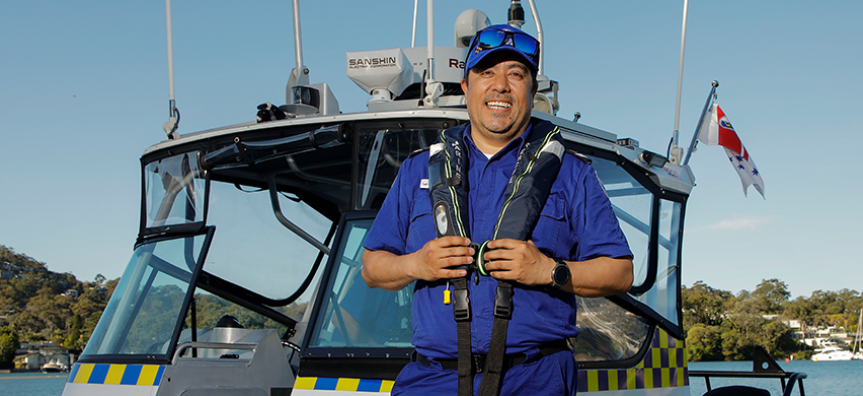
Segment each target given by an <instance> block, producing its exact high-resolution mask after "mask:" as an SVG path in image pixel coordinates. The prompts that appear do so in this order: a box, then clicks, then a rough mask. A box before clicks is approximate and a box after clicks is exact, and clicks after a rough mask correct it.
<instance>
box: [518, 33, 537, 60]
mask: <svg viewBox="0 0 863 396" xmlns="http://www.w3.org/2000/svg"><path fill="white" fill-rule="evenodd" d="M512 43H513V44H514V46H515V48H518V49H519V50H520V51H521V52H524V53H525V54H528V55H536V48H537V47H536V45H537V43H536V40H534V39H533V37H530V36H528V35H526V34H521V33H514V34H513V35H512Z"/></svg>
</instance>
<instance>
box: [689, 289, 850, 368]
mask: <svg viewBox="0 0 863 396" xmlns="http://www.w3.org/2000/svg"><path fill="white" fill-rule="evenodd" d="M789 298H790V293H789V292H788V286H787V285H786V284H785V282H782V281H781V280H779V279H765V280H763V281H762V282H761V283H760V284H759V285H758V286H757V287H756V288H755V291H754V292H752V293H750V292H748V291H746V290H743V291H741V292H740V293H739V294H738V295H737V296H734V295H732V294H731V293H729V292H727V291H723V290H717V289H714V288H712V287H710V286H708V285H706V284H704V283H703V282H696V283H695V284H693V285H692V287H691V288H687V287H685V286H684V287H683V288H682V289H681V303H682V306H683V323H684V328H685V329H689V331H688V332H687V336H686V344H687V345H686V347H687V350H688V352H689V356H690V359H691V360H692V361H702V360H746V359H751V358H752V356H751V352H750V348H749V347H750V346H762V347H764V348H765V349H766V350H767V351H768V352H769V353H770V354H771V355H773V356H774V357H775V358H783V357H786V356H790V355H792V354H795V355H796V356H797V358H800V357H802V356H806V355H807V354H808V352H807V351H803V349H804V346H803V345H802V344H801V343H800V342H798V341H797V340H795V339H794V338H793V337H792V335H791V331H790V329H789V328H788V326H787V325H786V324H785V323H783V322H782V320H780V319H785V320H797V321H799V322H801V323H802V324H803V327H804V328H805V327H811V326H826V325H840V326H845V328H846V330H847V331H855V330H856V326H857V325H856V323H857V319H858V317H859V311H860V308H861V307H863V296H861V295H860V293H858V292H857V291H855V290H848V289H843V290H840V291H839V292H829V291H828V292H825V291H821V290H819V291H816V292H814V293H812V296H811V297H810V298H804V297H798V298H796V299H794V300H793V301H789ZM780 314H781V315H780Z"/></svg>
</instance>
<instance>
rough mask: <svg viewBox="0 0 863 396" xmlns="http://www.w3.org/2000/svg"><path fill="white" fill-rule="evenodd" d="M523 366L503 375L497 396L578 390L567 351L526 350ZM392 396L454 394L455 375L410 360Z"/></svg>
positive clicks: (563, 394)
mask: <svg viewBox="0 0 863 396" xmlns="http://www.w3.org/2000/svg"><path fill="white" fill-rule="evenodd" d="M527 355H528V356H527V359H525V361H524V363H522V364H519V365H516V366H513V367H511V368H509V369H508V370H505V371H504V373H503V381H502V383H501V390H500V394H501V396H507V395H549V396H556V395H560V396H575V393H576V390H578V386H577V385H578V382H577V381H578V375H577V371H576V370H577V368H576V364H575V359H574V358H573V356H572V352H570V351H560V352H558V353H555V354H552V355H548V356H545V357H543V356H541V355H540V354H539V351H538V350H536V351H529V352H528V354H527ZM481 380H482V373H480V374H476V375H475V376H474V381H473V394H474V395H476V394H477V392H478V391H479V385H480V381H481ZM392 394H393V396H398V395H411V396H414V395H429V396H442V395H457V394H458V373H457V372H456V370H447V369H444V368H442V367H441V366H440V364H438V363H435V362H432V366H426V365H423V364H421V363H418V362H416V359H415V358H413V359H411V362H410V363H408V365H407V366H405V368H404V369H402V371H401V373H399V376H398V378H396V382H395V385H393V391H392Z"/></svg>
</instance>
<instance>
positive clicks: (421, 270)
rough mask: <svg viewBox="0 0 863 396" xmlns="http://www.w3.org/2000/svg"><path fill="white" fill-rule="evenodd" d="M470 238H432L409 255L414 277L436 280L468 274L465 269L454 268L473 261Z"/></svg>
mask: <svg viewBox="0 0 863 396" xmlns="http://www.w3.org/2000/svg"><path fill="white" fill-rule="evenodd" d="M468 245H470V239H468V238H462V237H456V236H447V237H442V238H437V239H432V240H431V241H428V242H426V244H425V245H423V248H422V249H420V250H418V251H416V252H414V253H412V254H410V255H408V256H410V257H409V260H410V264H411V267H412V269H411V271H410V273H411V275H412V277H413V278H414V279H422V280H426V281H436V280H438V279H452V278H460V277H464V276H467V271H466V270H464V269H453V268H456V267H460V266H463V265H468V264H470V263H473V254H474V251H473V248H471V247H469V246H468Z"/></svg>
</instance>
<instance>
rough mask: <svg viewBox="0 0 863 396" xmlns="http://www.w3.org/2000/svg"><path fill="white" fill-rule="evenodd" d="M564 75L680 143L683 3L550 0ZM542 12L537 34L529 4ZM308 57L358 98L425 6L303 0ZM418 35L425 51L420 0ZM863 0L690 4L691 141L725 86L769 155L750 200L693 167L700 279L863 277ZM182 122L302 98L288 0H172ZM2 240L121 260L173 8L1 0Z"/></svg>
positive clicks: (193, 125)
mask: <svg viewBox="0 0 863 396" xmlns="http://www.w3.org/2000/svg"><path fill="white" fill-rule="evenodd" d="M537 2H538V4H537V8H538V10H539V14H540V17H541V19H542V23H543V28H544V32H545V37H546V40H545V41H546V43H545V53H546V55H545V67H546V69H545V74H546V75H548V76H549V77H550V78H551V79H554V80H557V81H559V82H560V85H561V93H560V97H561V110H560V112H559V113H558V115H559V116H561V117H564V118H571V117H572V114H573V113H575V112H576V111H578V112H580V113H581V114H582V118H581V122H582V123H584V124H587V125H590V126H593V127H596V128H600V129H604V130H607V131H610V132H613V133H616V134H617V135H618V136H619V137H633V138H635V139H637V140H639V141H640V142H641V146H642V147H644V148H647V149H650V150H653V151H657V152H664V151H665V148H666V145H667V143H668V139H669V138H670V136H671V133H672V131H673V129H674V114H675V101H676V92H677V73H678V62H679V51H680V33H681V22H682V13H683V1H682V0H681V1H673V2H672V1H665V2H636V1H631V2H626V1H543V0H537ZM435 5H436V9H437V10H436V15H435V43H436V45H452V43H453V23H454V20H455V17H456V16H458V14H459V13H461V11H463V10H464V9H466V8H478V9H481V10H483V11H485V12H486V13H487V14H488V15H489V16H490V17H491V19H492V22H493V23H504V22H505V20H504V18H505V15H506V10H507V8H508V7H509V2H508V1H504V0H498V1H478V2H467V1H464V2H462V1H459V2H454V1H441V0H438V1H437V2H435ZM525 8H526V13H527V15H528V17H527V18H526V19H528V23H527V24H526V25H525V27H524V29H525V30H526V31H528V32H531V33H534V32H536V28H535V25H534V24H533V22H532V20H531V17H530V10H529V7H528V6H527V2H525ZM301 12H302V17H303V20H302V34H303V39H304V51H303V53H304V58H305V64H306V65H307V66H308V67H309V69H310V70H311V74H310V80H311V82H312V83H318V82H327V83H329V84H330V86H331V88H332V90H333V92H334V93H335V95H336V97H337V99H338V100H339V104H340V106H341V110H342V111H343V112H346V113H347V112H357V111H363V110H364V109H365V102H366V100H367V99H368V97H367V96H366V95H365V93H364V92H362V90H360V89H359V88H358V87H357V86H356V85H355V84H354V83H353V82H351V81H350V80H349V79H348V78H347V77H346V76H345V67H344V59H345V58H344V56H345V55H344V54H345V52H347V51H361V50H372V49H383V48H394V47H409V46H410V39H411V19H412V13H413V2H412V1H409V0H401V1H394V0H370V1H364V2H358V1H316V2H312V1H305V2H303V4H301ZM419 14H420V15H419V17H420V22H419V27H418V32H417V44H418V45H425V42H426V28H425V4H424V2H420V13H419ZM861 18H863V3H861V2H853V1H834V2H816V1H723V2H706V1H695V0H693V1H691V3H690V6H689V22H688V32H687V41H686V64H685V69H684V79H683V97H682V109H681V116H680V131H681V141H682V142H683V143H684V145H685V144H686V143H688V141H689V139H690V138H691V136H692V132H693V131H694V129H695V126H696V124H697V122H698V116H699V114H700V111H701V108H702V106H703V105H704V101H705V99H706V98H707V93H708V92H709V89H710V82H711V81H712V80H718V81H719V83H720V86H719V89H718V94H719V99H718V103H719V105H720V106H721V107H722V108H723V110H724V111H725V113H726V115H727V116H728V118H729V120H730V121H731V123H732V124H733V125H734V127H735V129H736V130H737V132H738V134H739V135H740V138H741V139H742V140H743V142H744V144H745V145H746V147H747V148H748V149H749V151H750V153H751V155H752V158H753V159H754V160H755V162H756V163H757V164H758V166H759V168H760V170H761V172H762V175H763V177H764V181H765V184H766V196H767V199H766V200H764V199H762V198H761V197H760V196H759V195H758V194H757V193H756V192H755V191H754V190H753V189H750V194H749V198H745V197H744V196H743V193H742V191H741V186H740V181H739V179H738V177H737V175H736V173H735V172H734V171H733V169H732V168H731V166H730V165H728V162H727V159H726V158H725V156H724V152H723V151H722V149H721V148H718V147H707V146H701V147H700V149H699V150H698V151H697V152H696V153H695V154H694V155H693V158H692V160H691V162H690V165H692V168H693V171H694V173H695V175H696V178H697V186H696V187H695V189H694V190H693V192H692V196H691V199H690V201H689V203H688V206H687V212H686V215H687V216H686V227H687V231H686V234H685V237H684V254H683V270H682V274H683V275H682V276H683V282H684V284H686V285H691V284H692V283H693V282H695V281H697V280H703V281H704V282H706V283H707V284H709V285H711V286H713V287H715V288H719V289H723V290H730V291H732V292H734V293H737V292H739V291H740V290H743V289H746V290H750V291H751V290H754V288H755V287H756V286H757V285H758V283H760V282H761V280H762V279H769V278H779V279H781V280H783V281H785V282H786V283H787V284H788V286H789V289H790V291H791V292H792V294H793V295H794V296H799V295H802V296H809V295H810V294H811V293H812V292H813V291H815V290H839V289H842V288H849V289H856V290H861V289H863V276H861V275H860V267H861V265H860V264H861V258H860V253H859V248H858V247H859V246H860V245H861V244H863V231H861V228H860V224H861V223H863V214H861V213H860V211H859V210H857V209H858V207H859V206H860V204H859V201H860V195H861V193H863V188H861V186H860V182H861V181H863V170H861V168H860V167H859V166H855V165H854V163H855V162H854V158H855V156H856V154H857V153H858V152H859V150H860V149H859V148H860V147H863V123H861V121H860V114H861V108H863V99H861V95H860V94H859V92H857V91H859V89H860V87H863V73H861V72H860V71H861V70H863V25H861V24H860V23H859V21H860V19H861ZM173 30H174V62H175V64H174V71H175V79H176V80H175V86H176V99H177V106H178V108H179V109H180V111H181V113H182V120H181V123H180V132H181V133H188V132H193V131H197V130H201V129H208V128H213V127H218V126H222V125H227V124H234V123H239V122H245V121H250V120H253V119H254V116H255V107H256V106H257V105H258V104H260V103H263V102H273V103H276V104H282V103H284V101H285V99H284V88H285V84H286V82H287V78H288V74H289V72H290V70H291V68H293V67H294V64H295V60H294V46H293V39H292V31H293V25H292V19H291V2H290V1H280V2H276V1H264V2H257V3H254V4H246V3H242V2H232V1H209V2H184V1H174V2H173ZM0 37H2V39H0V62H2V66H0V121H2V127H0V128H2V129H0V130H2V132H0V133H2V142H0V244H3V245H6V246H9V247H12V248H14V249H15V250H16V251H17V252H19V253H25V254H27V255H29V256H31V257H33V258H35V259H37V260H39V261H43V262H45V263H47V264H48V266H49V268H50V269H51V270H53V271H58V272H72V273H74V274H75V275H76V276H77V277H78V278H79V279H85V280H89V279H93V278H94V277H95V275H96V274H97V273H101V274H104V275H105V276H106V277H108V278H114V277H118V276H120V274H121V273H122V269H123V266H124V265H125V263H126V262H127V260H128V258H129V257H130V255H131V253H132V247H133V243H134V240H135V237H136V233H137V229H138V219H139V200H140V183H141V182H140V163H139V158H140V155H141V153H142V152H143V151H144V149H145V148H146V147H148V146H150V145H152V144H155V143H158V142H159V141H161V140H163V139H164V133H163V132H162V130H161V125H162V123H163V122H164V121H166V120H167V113H168V110H167V102H168V82H167V81H168V78H167V51H166V37H165V4H164V2H161V1H148V2H116V1H88V2H60V1H38V0H37V1H28V2H3V3H2V4H0Z"/></svg>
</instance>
